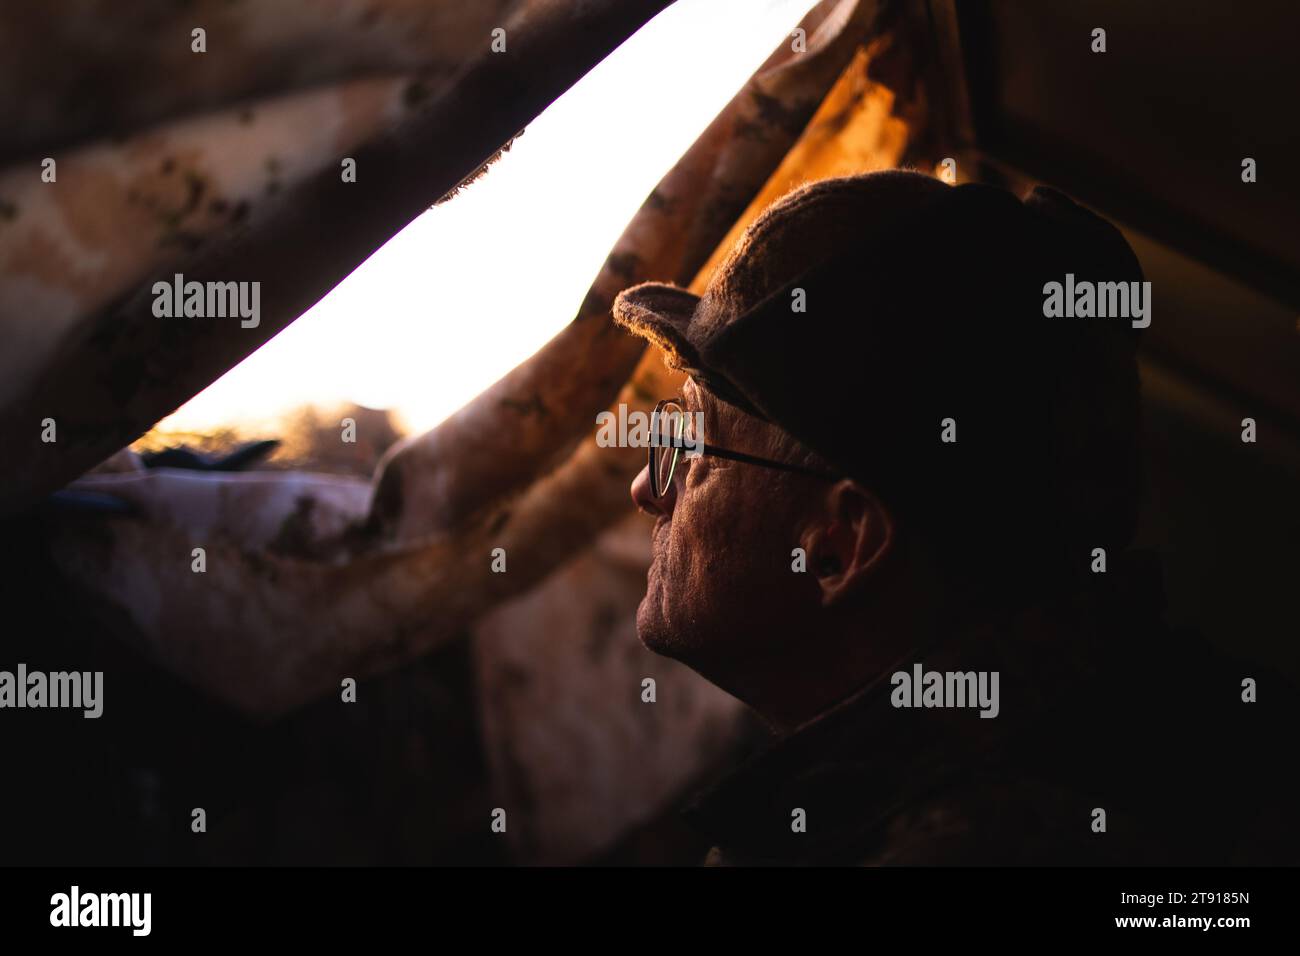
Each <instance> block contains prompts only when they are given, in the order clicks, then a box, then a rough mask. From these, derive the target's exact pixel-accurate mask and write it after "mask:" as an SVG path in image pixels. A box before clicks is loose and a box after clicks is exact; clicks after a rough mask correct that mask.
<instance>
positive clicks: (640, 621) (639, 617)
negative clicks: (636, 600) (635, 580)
mask: <svg viewBox="0 0 1300 956" xmlns="http://www.w3.org/2000/svg"><path fill="white" fill-rule="evenodd" d="M636 636H637V639H638V640H639V641H640V642H641V643H642V644H643V645H645V647H646V649H647V650H650V651H654V653H656V654H661V655H663V656H664V657H672V656H673V654H672V640H671V639H670V637H669V630H668V626H667V622H666V621H665V620H664V618H663V614H662V609H661V608H660V607H659V602H658V601H657V600H656V596H655V594H654V592H653V589H652V590H651V591H647V592H646V596H645V597H643V598H642V599H641V606H640V607H638V608H637V610H636Z"/></svg>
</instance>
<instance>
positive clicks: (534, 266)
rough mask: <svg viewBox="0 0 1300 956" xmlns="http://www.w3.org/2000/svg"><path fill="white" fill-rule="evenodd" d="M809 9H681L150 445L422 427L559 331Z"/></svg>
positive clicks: (790, 1)
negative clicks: (205, 437) (337, 415)
mask: <svg viewBox="0 0 1300 956" xmlns="http://www.w3.org/2000/svg"><path fill="white" fill-rule="evenodd" d="M815 5H816V0H766V2H763V3H762V4H759V3H758V2H756V0H678V2H677V3H675V4H674V5H673V6H671V7H669V8H668V9H667V10H665V11H664V12H663V13H662V14H660V15H659V16H658V17H656V18H655V19H654V20H652V21H651V22H650V23H648V24H647V25H646V26H645V27H644V28H642V29H641V30H640V31H638V32H637V33H636V34H635V35H634V36H632V37H631V38H630V39H629V40H628V41H627V42H626V43H624V44H623V45H622V46H620V47H619V48H618V49H617V50H615V51H614V52H613V53H612V54H611V55H610V56H609V57H608V58H606V59H605V60H604V61H603V62H601V63H600V64H598V65H597V66H596V67H595V68H594V69H593V70H592V71H591V72H590V73H588V74H587V75H586V76H585V77H583V78H582V79H581V80H580V81H579V82H578V83H577V84H575V85H574V86H573V87H572V88H571V89H570V90H568V91H567V92H566V93H565V94H564V95H563V96H561V97H560V98H559V99H557V100H556V101H555V102H554V103H552V104H551V105H550V106H549V107H548V108H547V109H546V110H545V111H544V112H543V113H542V114H541V115H540V116H538V117H537V118H536V119H535V120H534V121H533V122H532V123H531V124H529V126H528V127H527V128H526V129H525V131H524V133H523V134H522V135H521V136H519V137H518V138H517V139H516V140H515V142H514V144H513V145H512V147H511V148H510V150H509V151H508V152H506V153H504V154H503V155H502V156H501V157H500V158H499V159H498V160H497V161H496V162H495V163H493V164H492V166H491V168H490V169H489V170H488V172H487V173H486V175H484V176H483V177H482V178H481V179H480V180H479V181H477V182H475V183H473V184H472V185H470V186H469V187H467V188H465V189H464V190H463V191H462V192H461V193H460V194H459V195H457V196H456V197H454V198H453V199H451V200H450V201H448V202H446V203H444V204H442V205H440V206H437V207H433V208H431V209H428V210H426V211H425V212H424V213H423V214H421V215H420V216H419V217H418V218H417V219H416V220H414V221H413V222H412V223H411V224H410V225H409V226H407V227H406V228H405V229H403V230H402V231H401V232H399V233H398V234H397V235H395V236H394V237H392V238H391V239H390V240H389V241H388V242H387V243H385V244H384V245H383V246H382V247H380V248H379V249H378V250H376V251H375V252H374V254H373V255H371V256H370V258H369V259H367V260H366V261H365V262H363V263H362V264H361V265H360V266H358V267H357V268H356V269H355V270H354V271H353V272H352V273H351V274H350V275H349V276H348V277H347V278H345V279H344V280H343V281H342V282H340V283H339V285H337V286H336V287H335V288H334V289H332V290H331V291H330V292H329V294H327V295H326V296H325V297H324V298H323V299H321V301H320V302H318V303H317V304H316V305H315V306H313V307H312V308H311V309H309V310H308V311H307V312H306V313H304V314H303V315H302V316H301V317H300V318H299V319H298V320H297V321H296V322H294V323H292V324H291V325H290V326H289V327H288V328H286V329H285V330H284V331H283V332H281V333H280V334H279V335H277V336H275V337H274V338H273V339H271V340H270V341H269V342H267V343H266V344H265V345H264V346H263V347H262V348H260V349H259V350H258V351H257V352H255V353H253V354H252V355H251V356H249V357H248V358H247V359H245V360H244V361H243V362H241V363H240V364H239V365H237V366H235V367H234V368H233V369H231V370H230V371H228V372H227V373H226V374H225V375H223V376H222V377H221V378H220V379H218V380H217V381H216V382H214V383H213V384H212V385H210V386H209V387H208V388H207V389H205V390H204V391H202V392H201V393H199V394H198V395H196V396H195V397H194V398H192V399H191V400H190V401H189V402H187V403H186V404H185V405H183V406H181V407H180V408H179V409H178V410H177V411H175V412H174V413H172V414H171V415H169V416H167V417H166V418H164V419H162V420H161V421H160V422H158V423H157V424H156V425H155V426H154V428H153V429H152V430H151V432H150V434H151V435H158V434H166V433H185V432H189V433H206V432H210V431H214V430H230V429H235V430H238V431H240V432H242V433H245V434H251V433H253V432H256V431H257V430H258V429H263V428H271V429H274V428H275V427H276V425H277V424H278V423H279V422H280V421H281V420H282V419H283V418H284V417H285V416H286V415H290V414H292V413H296V412H298V411H300V410H301V409H303V408H304V407H314V408H332V407H336V406H342V405H361V406H364V407H367V408H372V409H377V410H384V411H388V412H390V413H392V417H393V418H394V419H395V421H396V423H397V424H398V426H399V427H400V428H401V429H402V430H403V431H405V432H406V433H408V434H412V433H419V432H423V431H426V430H428V429H430V428H432V427H434V426H436V425H437V424H438V423H439V422H441V421H442V420H444V419H445V418H446V417H447V416H449V415H451V414H452V413H454V412H455V411H456V410H457V409H459V408H460V407H462V406H463V405H464V404H465V403H467V402H468V401H470V400H471V399H472V398H473V397H474V396H475V395H477V394H478V393H479V392H481V391H482V390H483V389H484V388H486V387H488V386H489V385H491V384H492V383H493V382H495V381H496V380H498V379H499V378H501V377H502V376H503V375H505V374H506V373H507V372H509V371H510V370H511V369H512V368H514V367H515V366H516V365H518V364H519V363H520V362H522V361H524V360H525V359H527V358H528V357H529V356H531V355H532V354H534V353H535V352H536V351H537V350H538V349H539V348H541V347H542V346H543V345H545V344H546V342H547V341H549V340H550V339H551V337H552V336H553V335H555V334H556V333H557V332H558V331H560V329H562V328H563V327H564V326H565V325H567V324H568V323H569V322H570V321H571V320H572V318H573V317H574V315H576V313H577V310H578V307H579V306H580V304H581V303H582V301H583V298H584V296H585V295H586V293H587V290H588V289H589V288H590V285H591V283H592V281H593V280H594V279H595V277H596V275H597V273H598V272H599V270H600V267H601V265H602V264H603V263H604V261H605V258H606V256H607V255H608V253H609V250H610V248H612V246H613V245H614V243H615V241H616V240H617V239H618V237H619V236H620V235H621V234H622V232H623V229H624V228H625V226H626V225H627V223H628V221H629V220H630V219H631V218H632V216H633V215H634V214H635V213H636V211H637V209H639V208H640V206H641V204H642V202H643V201H644V200H645V197H646V196H647V195H649V193H650V191H651V190H652V189H653V188H654V186H655V185H656V184H657V183H658V182H659V180H660V179H661V178H662V177H663V175H664V174H665V173H667V171H668V170H669V169H671V168H672V166H673V164H674V163H676V162H677V160H678V159H679V158H680V156H681V155H682V154H683V153H684V152H685V151H686V150H687V149H688V148H689V147H690V145H691V144H692V143H693V142H694V141H695V139H696V138H697V137H698V136H699V134H700V133H701V132H703V130H704V129H705V128H706V127H707V126H708V124H709V123H710V122H711V121H712V120H713V118H714V117H715V116H716V115H717V113H718V112H719V111H720V110H721V109H722V108H723V106H725V105H726V103H727V102H728V101H729V100H730V99H731V98H732V96H733V95H734V94H735V93H736V91H737V90H739V89H740V87H741V86H743V85H744V83H745V82H746V81H747V80H748V79H749V77H750V76H751V75H752V74H753V72H754V71H755V70H756V69H757V68H758V67H759V66H760V65H761V64H762V63H763V61H764V60H766V59H767V57H768V56H769V55H770V53H771V52H772V50H773V49H775V48H776V46H777V45H778V44H779V43H780V42H781V40H782V37H783V36H787V37H788V36H789V35H790V33H791V31H793V29H794V27H795V26H796V25H797V24H798V23H799V21H800V19H801V18H802V17H803V15H804V14H805V13H806V12H807V11H808V10H809V9H811V8H812V7H813V6H815ZM664 67H667V69H665V68H664ZM629 145H630V146H631V147H633V148H629ZM556 249H562V250H564V251H565V254H564V255H563V256H556V255H555V254H554V252H555V250H556ZM146 437H147V436H146Z"/></svg>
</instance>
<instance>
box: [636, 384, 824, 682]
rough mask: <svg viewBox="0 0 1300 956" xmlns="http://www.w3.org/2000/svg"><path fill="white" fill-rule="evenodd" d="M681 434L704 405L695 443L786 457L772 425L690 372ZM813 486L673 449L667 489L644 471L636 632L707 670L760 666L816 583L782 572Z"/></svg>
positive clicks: (796, 624)
mask: <svg viewBox="0 0 1300 956" xmlns="http://www.w3.org/2000/svg"><path fill="white" fill-rule="evenodd" d="M681 397H682V399H683V401H684V403H685V406H686V411H687V413H688V414H687V416H686V417H687V421H688V422H690V423H692V424H690V425H688V426H687V428H688V432H687V437H698V436H693V435H692V434H691V431H690V429H692V428H693V423H694V421H695V420H696V414H695V413H697V412H703V416H704V417H703V421H704V424H705V435H704V436H703V437H704V440H705V441H707V442H708V443H709V444H712V445H721V446H723V447H726V448H730V449H735V450H738V451H743V452H746V453H749V454H754V455H760V456H767V457H772V458H775V459H778V460H789V458H790V448H789V445H790V442H789V439H788V438H786V436H785V435H784V433H782V432H781V431H779V430H778V429H776V428H775V427H773V426H771V425H769V424H767V423H766V422H763V421H760V420H758V419H756V418H753V417H751V416H748V415H745V414H744V413H742V412H740V411H738V410H737V409H735V408H733V407H732V406H730V405H728V404H726V403H725V402H722V401H719V400H717V399H716V398H714V397H713V396H711V395H710V394H709V393H707V392H705V391H704V390H703V389H701V388H700V387H698V386H696V385H695V383H694V382H693V381H690V380H688V381H687V382H686V385H685V386H684V388H683V391H682V396H681ZM816 489H817V484H816V482H810V481H809V480H808V479H806V478H804V477H802V476H798V475H794V476H791V475H787V474H785V473H782V472H775V471H770V470H768V469H765V468H756V467H753V466H750V465H746V464H743V463H739V462H734V461H729V460H726V459H723V458H716V457H712V456H704V457H700V458H687V457H686V456H685V455H683V456H682V458H681V460H680V461H679V463H678V466H677V472H676V474H675V476H674V478H673V481H672V483H671V485H670V487H669V488H668V490H667V492H666V493H665V494H664V495H663V496H662V497H659V498H656V497H654V495H653V493H652V491H651V488H650V480H649V473H648V470H647V469H642V471H641V473H640V474H639V475H638V476H637V477H636V480H635V481H634V482H633V484H632V497H633V499H634V500H635V502H636V504H637V506H638V507H639V508H640V509H641V510H642V511H644V512H646V513H648V514H651V515H653V516H654V517H655V518H656V521H655V525H654V529H653V531H652V532H651V537H652V542H651V564H650V570H649V573H648V575H647V582H646V595H645V598H644V599H643V600H642V602H641V606H640V608H639V610H638V612H637V634H638V636H639V637H640V639H641V641H642V643H644V644H645V646H646V647H648V648H650V649H651V650H653V651H655V652H656V653H659V654H664V655H666V656H668V657H673V658H676V659H678V660H681V661H683V662H684V663H686V664H688V665H690V666H691V667H693V668H695V669H696V670H698V671H700V672H701V673H703V674H704V675H705V676H708V677H711V678H716V677H721V676H725V675H726V674H729V673H733V672H735V671H736V670H738V669H739V670H745V669H747V667H748V666H751V665H752V666H761V664H760V662H761V661H762V659H763V658H764V657H766V656H768V655H770V654H772V653H773V652H775V651H779V650H782V649H785V648H786V647H787V646H788V645H790V644H791V643H793V642H795V641H798V640H799V638H800V636H801V635H800V631H801V628H802V629H806V628H807V625H808V621H807V618H806V611H807V609H808V608H810V607H816V606H817V603H818V600H819V592H818V588H817V586H816V584H815V583H813V582H812V581H811V580H810V578H811V575H807V574H797V573H794V572H793V571H792V568H791V562H792V560H793V558H792V555H791V552H792V550H793V549H794V548H796V547H798V546H799V544H800V532H801V529H802V526H803V524H804V523H805V519H806V517H807V515H808V514H809V511H810V509H811V508H815V507H816V506H817V494H816Z"/></svg>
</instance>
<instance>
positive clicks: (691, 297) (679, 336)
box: [613, 282, 700, 369]
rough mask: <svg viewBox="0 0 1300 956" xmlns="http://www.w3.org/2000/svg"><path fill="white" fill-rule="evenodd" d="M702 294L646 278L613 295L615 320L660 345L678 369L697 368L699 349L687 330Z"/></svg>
mask: <svg viewBox="0 0 1300 956" xmlns="http://www.w3.org/2000/svg"><path fill="white" fill-rule="evenodd" d="M699 303H700V297H699V296H698V295H696V294H695V293H694V292H691V291H690V290H689V289H683V288H680V287H679V286H675V285H669V284H668V283H666V282H643V283H641V284H640V285H635V286H632V288H630V289H625V290H624V291H622V292H620V293H619V294H618V296H617V297H616V298H615V299H614V307H613V313H614V322H615V323H616V324H618V325H621V326H622V327H623V328H625V329H627V330H628V331H629V332H631V333H632V334H633V335H637V336H640V337H641V338H643V339H646V340H648V341H650V342H652V343H653V344H655V345H657V346H658V347H659V348H660V349H661V350H662V351H663V353H664V361H666V362H667V363H668V364H669V365H670V366H672V367H673V368H677V369H690V368H697V367H698V366H699V364H700V356H699V351H698V349H696V347H695V345H694V344H693V343H692V342H691V339H690V336H689V334H688V330H689V328H690V324H691V319H692V317H693V316H694V315H695V307H696V306H697V305H699Z"/></svg>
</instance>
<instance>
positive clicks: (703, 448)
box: [664, 438, 839, 481]
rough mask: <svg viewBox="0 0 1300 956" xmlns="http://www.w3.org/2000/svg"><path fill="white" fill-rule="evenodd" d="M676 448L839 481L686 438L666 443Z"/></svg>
mask: <svg viewBox="0 0 1300 956" xmlns="http://www.w3.org/2000/svg"><path fill="white" fill-rule="evenodd" d="M664 444H666V445H671V446H672V447H674V448H685V449H693V448H699V450H700V454H702V455H712V456H713V457H715V458H727V459H730V460H731V461H739V462H744V463H745V464H747V465H759V466H761V467H763V468H774V469H776V470H777V471H792V472H795V473H797V474H801V475H812V476H814V477H816V478H825V479H826V480H827V481H837V480H839V476H838V475H832V474H831V473H829V472H826V471H822V470H821V469H820V468H807V467H805V466H803V465H794V464H790V463H789V462H784V461H772V459H770V458H758V457H757V456H755V455H746V454H745V453H744V452H741V451H732V450H731V449H729V448H719V447H718V446H717V445H710V444H708V443H705V444H703V445H697V444H696V443H695V442H692V441H688V440H687V439H685V438H673V439H672V440H671V441H668V442H664Z"/></svg>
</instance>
